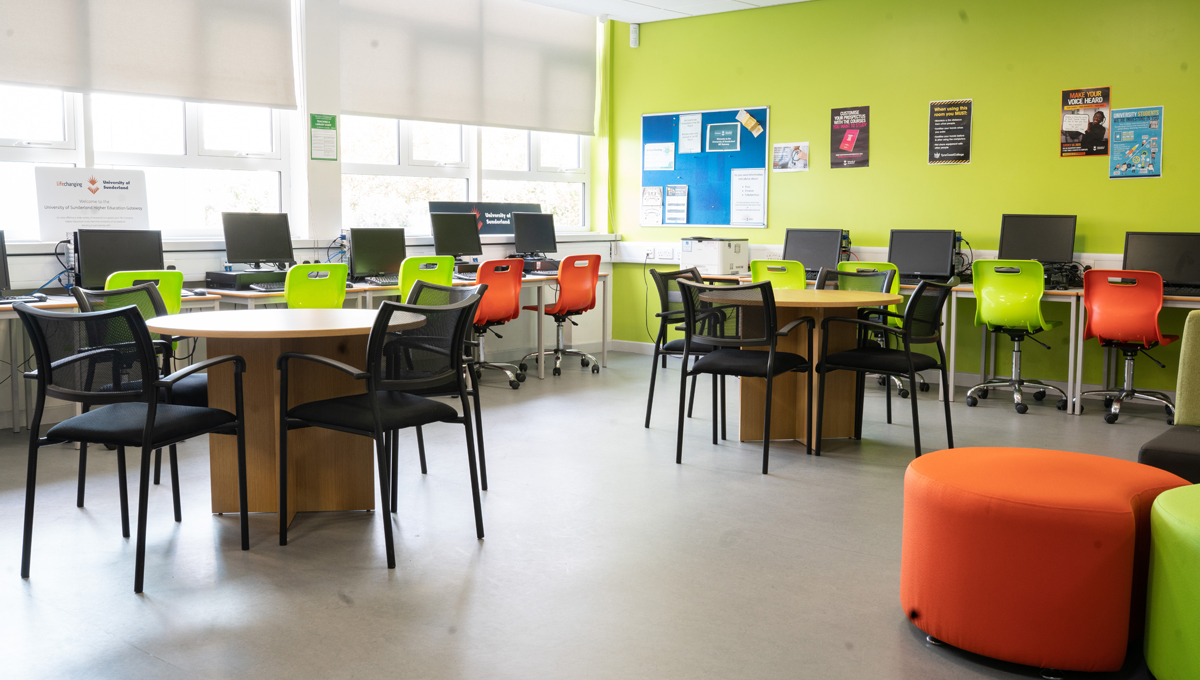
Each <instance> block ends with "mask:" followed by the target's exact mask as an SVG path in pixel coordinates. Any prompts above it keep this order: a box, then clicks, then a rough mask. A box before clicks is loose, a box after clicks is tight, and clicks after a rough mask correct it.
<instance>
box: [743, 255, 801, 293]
mask: <svg viewBox="0 0 1200 680" xmlns="http://www.w3.org/2000/svg"><path fill="white" fill-rule="evenodd" d="M750 280H751V281H752V282H754V283H759V282H762V281H770V282H771V287H772V288H774V289H776V290H804V289H805V288H808V280H807V279H806V278H805V276H804V265H803V264H800V263H799V262H796V261H795V260H751V261H750Z"/></svg>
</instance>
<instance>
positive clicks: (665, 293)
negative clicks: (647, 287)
mask: <svg viewBox="0 0 1200 680" xmlns="http://www.w3.org/2000/svg"><path fill="white" fill-rule="evenodd" d="M650 278H652V279H654V288H655V289H656V290H657V291H658V307H659V311H661V312H679V316H681V317H682V316H683V298H682V297H680V293H679V281H680V280H681V279H682V280H684V281H691V282H693V283H704V276H703V275H702V274H701V273H700V270H699V269H696V268H695V267H690V268H688V269H679V270H676V271H673V272H660V271H658V270H657V269H651V270H650Z"/></svg>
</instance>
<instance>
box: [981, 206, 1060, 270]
mask: <svg viewBox="0 0 1200 680" xmlns="http://www.w3.org/2000/svg"><path fill="white" fill-rule="evenodd" d="M999 257H1000V259H1002V260H1037V261H1039V262H1045V263H1048V264H1062V263H1067V262H1072V261H1074V260H1075V216H1074V215H1005V216H1003V217H1002V218H1000V254H999Z"/></svg>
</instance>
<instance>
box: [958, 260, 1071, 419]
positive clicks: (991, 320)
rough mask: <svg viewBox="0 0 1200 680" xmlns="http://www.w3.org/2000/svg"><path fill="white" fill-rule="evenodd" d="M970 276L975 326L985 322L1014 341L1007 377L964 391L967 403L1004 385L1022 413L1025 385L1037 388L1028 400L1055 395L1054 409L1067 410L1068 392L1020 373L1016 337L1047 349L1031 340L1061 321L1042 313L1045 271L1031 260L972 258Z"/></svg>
mask: <svg viewBox="0 0 1200 680" xmlns="http://www.w3.org/2000/svg"><path fill="white" fill-rule="evenodd" d="M971 274H972V276H973V277H974V279H975V325H976V326H983V325H986V326H987V329H988V331H989V332H995V331H999V332H1001V333H1004V334H1005V335H1007V336H1008V337H1009V338H1011V339H1012V341H1013V359H1012V376H1010V377H1008V378H992V379H991V380H988V381H987V382H983V383H980V384H978V385H975V386H974V387H972V388H971V389H969V390H967V406H975V405H976V404H978V403H979V399H982V398H986V397H987V395H988V390H991V389H997V388H1008V389H1011V390H1012V391H1013V405H1014V406H1015V407H1016V409H1017V413H1025V412H1026V411H1028V410H1029V406H1028V405H1026V404H1025V401H1024V389H1023V388H1024V387H1025V386H1026V385H1032V386H1034V387H1036V388H1037V391H1036V392H1034V393H1033V398H1034V399H1035V400H1037V401H1041V400H1043V399H1045V398H1046V391H1047V390H1049V391H1052V392H1056V393H1058V394H1059V395H1060V397H1059V400H1058V403H1057V406H1058V410H1060V411H1065V410H1067V395H1066V393H1064V392H1063V391H1062V390H1060V389H1058V388H1057V387H1055V386H1053V385H1047V384H1046V383H1044V382H1042V381H1040V380H1026V379H1024V378H1022V377H1021V341H1022V340H1025V339H1026V338H1028V339H1030V340H1033V341H1034V342H1036V343H1037V344H1039V345H1041V346H1042V347H1045V348H1046V349H1050V346H1049V345H1047V344H1045V343H1043V342H1042V341H1040V340H1038V339H1037V338H1034V337H1033V335H1034V334H1035V333H1040V332H1042V331H1045V330H1049V329H1051V328H1055V327H1057V326H1061V325H1062V322H1060V321H1047V320H1046V318H1045V317H1044V316H1042V294H1043V293H1044V292H1045V284H1044V282H1043V279H1044V276H1045V274H1044V273H1043V269H1042V265H1041V263H1039V262H1038V261H1036V260H976V261H975V262H974V263H973V264H972V265H971Z"/></svg>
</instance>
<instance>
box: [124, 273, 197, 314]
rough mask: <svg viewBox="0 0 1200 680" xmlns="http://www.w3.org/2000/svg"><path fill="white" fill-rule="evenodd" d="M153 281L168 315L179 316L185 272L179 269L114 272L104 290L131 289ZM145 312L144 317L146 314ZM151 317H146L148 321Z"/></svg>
mask: <svg viewBox="0 0 1200 680" xmlns="http://www.w3.org/2000/svg"><path fill="white" fill-rule="evenodd" d="M147 281H153V282H154V285H155V286H156V287H157V288H158V295H159V297H161V298H162V301H163V304H164V305H166V307H167V314H178V313H179V309H180V308H181V307H182V306H183V272H181V271H179V270H177V269H150V270H146V271H128V272H113V273H112V274H109V275H108V279H106V280H105V281H104V290H116V289H118V288H130V287H132V286H135V285H137V284H139V283H146V282H147ZM144 311H145V310H143V315H145V314H144ZM151 316H153V315H150V316H146V318H147V319H149V318H151Z"/></svg>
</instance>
